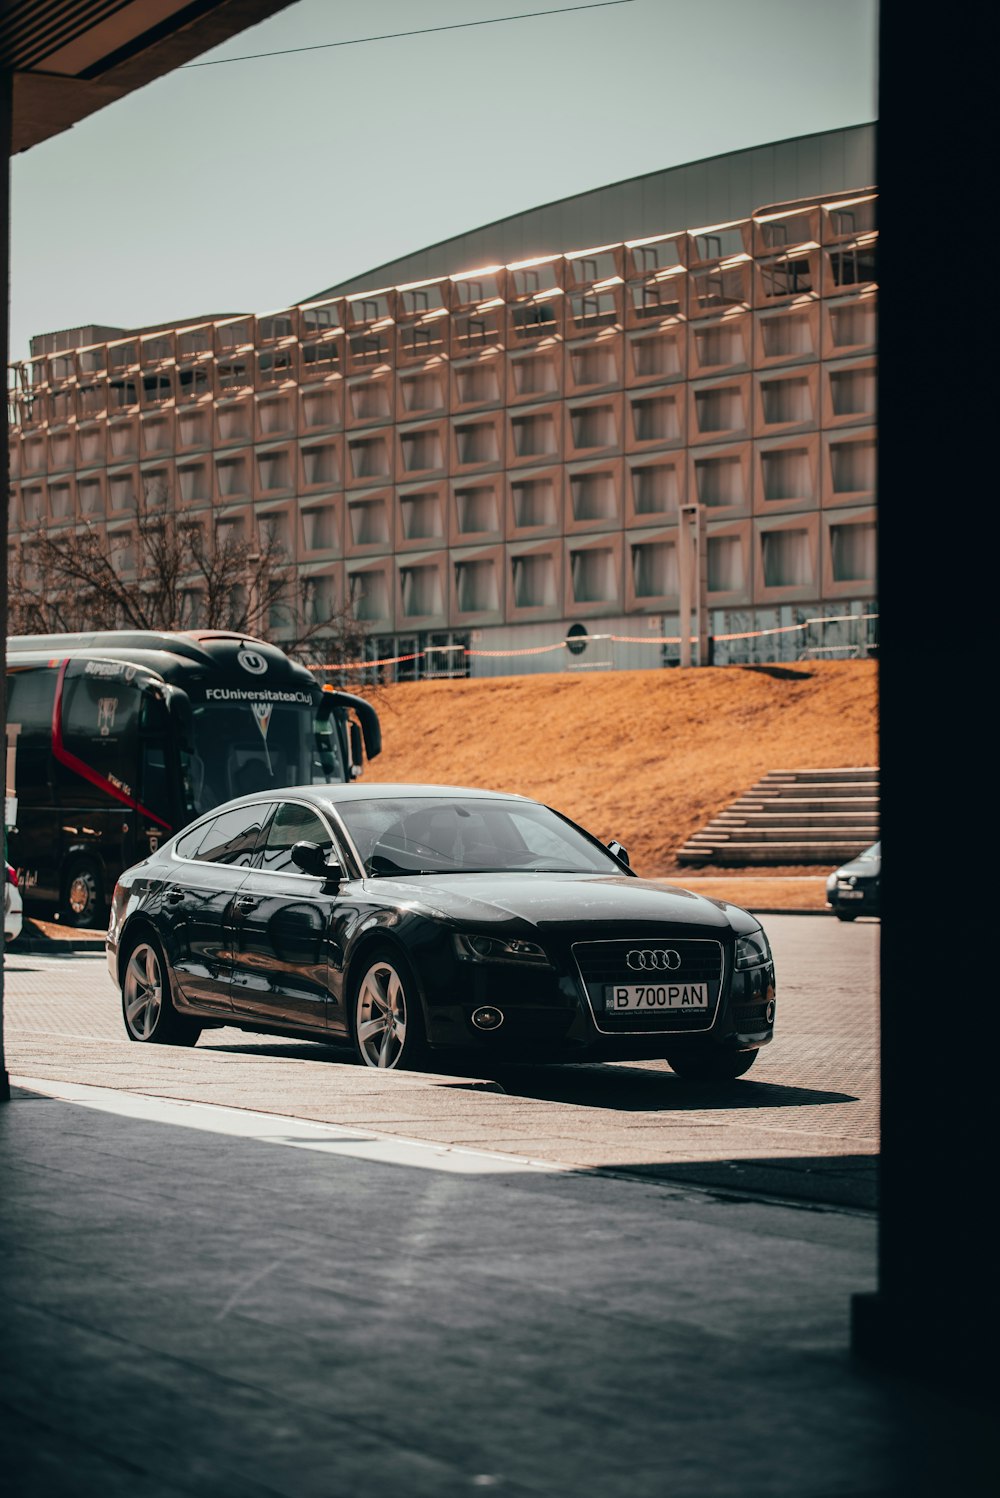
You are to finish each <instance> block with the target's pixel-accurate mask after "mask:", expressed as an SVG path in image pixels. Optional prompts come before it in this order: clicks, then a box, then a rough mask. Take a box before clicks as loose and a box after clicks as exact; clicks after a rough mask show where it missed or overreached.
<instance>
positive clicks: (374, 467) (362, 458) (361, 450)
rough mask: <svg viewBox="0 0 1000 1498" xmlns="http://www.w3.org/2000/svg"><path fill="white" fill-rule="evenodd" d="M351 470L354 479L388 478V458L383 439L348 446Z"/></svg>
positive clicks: (353, 443)
mask: <svg viewBox="0 0 1000 1498" xmlns="http://www.w3.org/2000/svg"><path fill="white" fill-rule="evenodd" d="M350 452H351V470H352V473H353V475H354V477H355V478H356V479H367V478H388V476H389V458H388V448H387V445H386V441H385V438H384V437H371V438H369V439H368V440H367V441H354V442H351V444H350Z"/></svg>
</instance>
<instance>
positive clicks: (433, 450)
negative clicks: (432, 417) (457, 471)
mask: <svg viewBox="0 0 1000 1498" xmlns="http://www.w3.org/2000/svg"><path fill="white" fill-rule="evenodd" d="M399 445H400V451H401V452H402V455H403V468H404V471H405V472H406V473H420V472H421V471H423V470H425V469H428V468H440V467H441V466H442V463H443V459H442V456H441V436H440V433H439V432H438V431H437V429H436V428H432V429H431V430H429V431H423V432H403V433H402V434H401V436H400V439H399Z"/></svg>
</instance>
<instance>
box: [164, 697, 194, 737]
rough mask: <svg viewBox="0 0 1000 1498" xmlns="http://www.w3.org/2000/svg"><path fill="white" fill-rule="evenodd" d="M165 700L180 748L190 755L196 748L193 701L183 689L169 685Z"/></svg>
mask: <svg viewBox="0 0 1000 1498" xmlns="http://www.w3.org/2000/svg"><path fill="white" fill-rule="evenodd" d="M163 698H164V701H165V702H166V705H167V712H168V713H169V715H170V720H171V722H172V724H173V727H174V734H175V736H176V739H177V743H178V746H179V747H180V748H181V749H186V750H187V751H188V752H189V753H190V752H191V751H192V750H193V748H194V712H193V710H192V707H191V699H190V697H189V696H188V694H187V692H185V691H184V689H183V687H175V686H172V685H171V684H170V683H167V684H166V685H164V687H163Z"/></svg>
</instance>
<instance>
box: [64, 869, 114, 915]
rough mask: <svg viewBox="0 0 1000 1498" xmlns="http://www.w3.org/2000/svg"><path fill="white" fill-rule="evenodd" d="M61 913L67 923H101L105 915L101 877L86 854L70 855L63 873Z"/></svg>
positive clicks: (98, 870)
mask: <svg viewBox="0 0 1000 1498" xmlns="http://www.w3.org/2000/svg"><path fill="white" fill-rule="evenodd" d="M62 888H63V896H62V901H61V914H62V918H63V920H64V921H65V922H66V924H67V925H68V926H101V925H103V924H104V922H105V921H106V919H107V910H106V909H105V905H104V881H103V880H102V878H101V871H100V869H99V868H98V867H97V865H96V864H94V863H91V861H90V859H89V858H71V859H70V861H69V863H68V864H67V865H66V870H65V873H64V875H63V886H62Z"/></svg>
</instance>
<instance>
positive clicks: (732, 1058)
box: [667, 1051, 757, 1082]
mask: <svg viewBox="0 0 1000 1498" xmlns="http://www.w3.org/2000/svg"><path fill="white" fill-rule="evenodd" d="M756 1060H757V1052H756V1051H685V1052H680V1051H677V1052H675V1053H674V1054H673V1055H672V1056H668V1057H667V1065H668V1066H669V1067H670V1069H671V1071H674V1072H676V1073H677V1075H678V1076H679V1077H683V1079H684V1081H685V1082H735V1080H736V1078H737V1077H742V1076H745V1075H746V1073H747V1072H748V1071H749V1070H750V1068H751V1066H753V1064H754V1062H755V1061H756Z"/></svg>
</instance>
